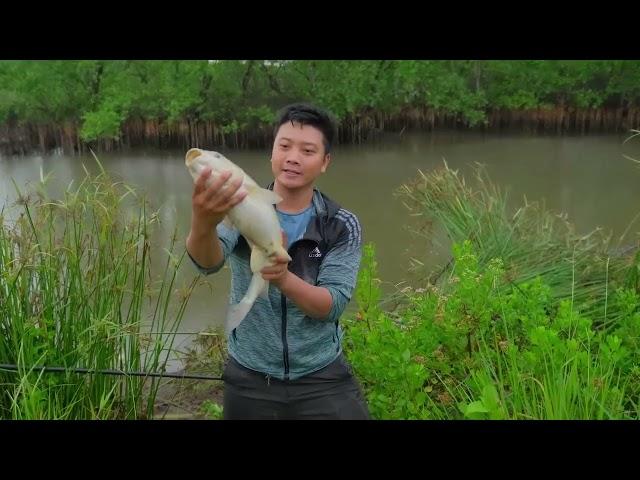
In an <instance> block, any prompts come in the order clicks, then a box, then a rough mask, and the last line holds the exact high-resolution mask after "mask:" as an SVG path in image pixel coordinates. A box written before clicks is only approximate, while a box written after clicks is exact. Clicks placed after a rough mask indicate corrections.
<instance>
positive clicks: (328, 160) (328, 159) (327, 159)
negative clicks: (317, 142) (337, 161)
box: [320, 153, 331, 173]
mask: <svg viewBox="0 0 640 480" xmlns="http://www.w3.org/2000/svg"><path fill="white" fill-rule="evenodd" d="M330 163H331V154H330V153H327V154H326V155H325V156H324V160H323V162H322V168H321V169H320V171H321V172H322V173H324V172H326V171H327V167H328V166H329V164H330Z"/></svg>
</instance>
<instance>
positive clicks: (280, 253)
mask: <svg viewBox="0 0 640 480" xmlns="http://www.w3.org/2000/svg"><path fill="white" fill-rule="evenodd" d="M274 253H275V254H276V255H278V256H279V257H282V258H286V259H287V260H288V261H291V256H290V255H289V252H287V249H286V248H284V246H283V245H278V246H277V247H276V249H275V252H274Z"/></svg>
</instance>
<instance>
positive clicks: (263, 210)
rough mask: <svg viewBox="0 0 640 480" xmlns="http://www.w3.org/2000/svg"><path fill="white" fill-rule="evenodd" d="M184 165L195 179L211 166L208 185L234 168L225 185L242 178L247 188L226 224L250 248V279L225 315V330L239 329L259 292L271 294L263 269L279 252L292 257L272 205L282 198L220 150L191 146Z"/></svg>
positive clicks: (239, 190)
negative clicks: (246, 286) (234, 230)
mask: <svg viewBox="0 0 640 480" xmlns="http://www.w3.org/2000/svg"><path fill="white" fill-rule="evenodd" d="M185 165H186V167H187V169H188V170H189V173H190V174H191V177H192V178H193V181H194V183H195V182H196V181H197V179H198V178H199V177H200V175H201V174H202V172H203V170H204V169H205V168H211V175H210V176H209V178H208V179H207V183H206V185H207V187H208V186H209V185H210V184H211V182H212V181H214V180H215V179H216V178H217V177H218V176H219V175H220V174H221V173H222V172H223V171H231V178H229V180H228V181H227V182H226V183H225V185H224V186H223V187H222V188H223V190H224V189H225V188H228V185H229V184H230V183H231V182H232V181H234V180H236V179H239V178H242V184H241V186H240V187H239V188H238V193H242V192H245V191H246V192H247V195H246V197H245V198H244V199H243V200H242V201H241V202H240V203H238V204H237V205H235V206H233V207H231V209H230V210H229V212H228V214H227V217H226V218H225V219H224V221H223V222H224V224H225V225H227V226H229V227H231V228H236V229H237V230H238V231H239V232H240V234H241V235H242V236H243V237H244V238H245V239H246V240H247V243H248V244H249V247H250V248H251V262H250V265H251V272H252V273H253V275H252V277H251V282H250V283H249V288H248V289H247V291H246V292H245V295H244V297H242V299H241V300H240V302H238V303H236V304H233V305H230V306H229V310H228V312H227V316H226V319H225V332H226V334H227V335H229V334H230V333H231V332H233V330H234V329H236V328H237V327H238V326H239V325H240V324H241V323H242V320H244V318H245V317H246V316H247V314H248V313H249V311H250V310H251V307H253V305H254V303H255V301H256V300H257V298H258V296H262V297H263V298H269V282H268V281H267V280H265V279H263V278H262V274H261V273H260V270H262V269H263V268H265V267H267V266H273V265H274V264H275V262H274V260H273V257H274V256H279V257H283V258H286V259H287V261H289V262H290V261H291V257H290V256H289V253H288V252H287V250H286V249H285V247H284V246H283V244H282V233H281V229H280V222H279V221H278V216H277V215H276V211H275V208H274V207H273V205H275V204H278V203H280V202H281V201H282V198H281V197H280V196H279V195H277V194H276V193H275V192H273V191H272V190H268V189H265V188H262V187H261V186H260V185H258V184H257V183H256V182H255V181H254V180H253V179H252V178H251V177H250V176H249V175H248V174H247V173H246V172H245V171H244V170H242V168H240V167H239V166H238V165H236V164H235V163H233V162H232V161H231V160H229V159H228V158H226V157H225V156H224V155H222V154H221V153H219V152H214V151H209V150H203V149H200V148H191V149H189V150H188V151H187V153H186V155H185Z"/></svg>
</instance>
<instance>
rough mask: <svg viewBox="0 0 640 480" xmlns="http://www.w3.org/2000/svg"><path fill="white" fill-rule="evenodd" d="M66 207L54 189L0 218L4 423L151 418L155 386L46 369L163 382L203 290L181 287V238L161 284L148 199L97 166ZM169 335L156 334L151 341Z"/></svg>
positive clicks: (0, 402)
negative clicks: (193, 298)
mask: <svg viewBox="0 0 640 480" xmlns="http://www.w3.org/2000/svg"><path fill="white" fill-rule="evenodd" d="M100 169H101V170H100V173H99V174H97V175H90V174H89V173H88V172H87V173H86V176H85V178H84V179H83V180H82V181H81V182H80V183H79V184H78V185H76V186H74V185H73V182H72V183H71V184H70V185H69V186H68V187H67V189H66V191H65V192H64V194H63V198H61V199H58V200H56V199H51V198H49V197H48V194H47V192H46V183H45V182H43V183H41V184H40V185H39V186H38V187H37V188H36V189H35V191H34V192H30V193H28V194H23V193H22V192H21V191H20V190H19V188H18V187H17V186H16V189H17V190H18V194H19V201H18V205H17V206H16V207H15V208H19V209H20V210H21V211H20V215H19V217H18V218H17V220H16V221H15V222H12V223H10V222H9V221H8V220H6V215H5V211H4V209H3V212H2V214H0V219H2V222H1V224H2V228H1V229H0V300H1V301H0V331H1V333H2V334H1V335H0V363H6V364H17V365H18V368H19V371H18V372H10V371H0V383H2V388H1V389H0V418H13V419H22V418H25V419H41V418H42V419H44V418H47V419H94V418H97V419H106V418H146V417H150V416H151V414H152V411H153V404H154V398H155V394H156V391H157V386H158V382H157V380H156V379H154V378H144V377H142V378H141V377H133V376H126V375H124V376H110V375H99V374H89V375H80V374H76V373H72V372H70V371H68V372H65V373H44V372H43V371H42V370H41V369H39V368H38V367H39V366H45V365H47V366H62V367H65V368H73V367H78V368H89V369H117V370H120V371H123V372H127V371H149V372H162V371H163V370H164V368H165V363H166V358H167V352H168V351H170V350H171V348H172V345H173V340H174V336H175V332H176V330H177V328H178V326H179V323H180V320H181V318H182V315H183V313H184V309H185V307H186V304H187V302H188V299H189V297H190V295H191V291H192V290H193V288H194V286H195V282H196V280H195V279H194V281H193V282H192V283H191V284H190V285H188V286H186V287H184V288H182V289H180V290H179V289H176V284H175V283H176V274H177V271H178V268H179V266H180V264H181V262H182V260H183V258H184V253H182V254H181V255H176V253H175V243H176V235H175V233H174V236H173V238H172V240H171V244H170V245H169V247H168V249H167V250H166V259H165V260H164V262H161V261H159V260H158V259H155V261H154V264H158V265H163V271H162V272H161V273H160V274H159V279H155V278H154V277H152V271H151V258H150V251H151V249H150V244H149V238H150V231H151V229H152V228H153V226H154V224H155V223H156V222H157V221H158V220H157V215H155V214H150V213H149V211H148V205H147V202H146V201H145V199H144V198H141V197H139V196H138V195H137V194H136V192H135V191H134V190H133V189H131V188H130V187H129V186H127V185H125V184H124V183H122V182H118V181H114V180H113V179H112V178H110V176H109V175H108V174H107V173H106V172H105V171H104V169H102V167H100ZM156 331H157V332H164V333H163V334H161V335H160V334H159V335H156V334H154V333H153V332H156Z"/></svg>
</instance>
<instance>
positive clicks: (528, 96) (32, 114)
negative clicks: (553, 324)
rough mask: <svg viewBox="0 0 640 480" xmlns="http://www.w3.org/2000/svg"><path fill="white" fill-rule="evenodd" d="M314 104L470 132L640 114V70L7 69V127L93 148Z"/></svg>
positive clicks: (631, 64) (226, 65) (238, 124)
mask: <svg viewBox="0 0 640 480" xmlns="http://www.w3.org/2000/svg"><path fill="white" fill-rule="evenodd" d="M296 100H308V101H313V102H315V103H318V104H320V105H322V106H324V107H326V108H328V109H330V110H332V111H333V112H334V113H335V115H336V116H337V117H338V119H339V120H341V121H342V122H348V121H350V120H353V119H354V118H357V117H358V116H361V115H366V114H369V113H372V112H375V113H378V114H381V115H386V116H393V115H396V114H398V112H400V111H401V110H403V109H407V108H409V109H411V108H414V109H425V108H426V109H430V110H433V111H434V112H438V114H441V115H448V116H451V118H455V119H457V121H459V122H462V123H463V124H465V125H469V126H473V125H480V124H482V123H484V122H486V120H487V115H488V113H490V112H491V111H492V110H502V109H504V110H522V109H537V108H556V107H561V108H566V107H576V108H601V107H634V106H636V105H637V104H638V101H639V100H640V62H637V61H621V60H607V61H596V60H593V61H548V60H539V61H538V60H515V61H504V60H500V61H479V60H456V61H445V60H432V61H397V60H366V61H346V60H340V61H319V60H296V61H260V60H248V61H230V60H225V61H206V60H197V61H191V60H189V61H173V60H167V61H139V60H127V61H57V60H56V61H4V62H0V125H2V124H6V123H7V122H14V123H16V122H17V123H18V124H23V125H24V124H31V125H43V124H53V125H57V126H60V125H61V124H71V125H74V127H75V128H78V129H79V131H80V134H81V137H82V138H83V139H84V140H95V139H117V138H119V137H120V135H121V130H122V127H123V125H124V123H125V122H127V121H129V120H134V119H142V120H147V121H157V122H167V123H169V124H171V123H177V122H187V123H189V122H203V121H204V122H212V123H213V124H215V125H217V126H219V127H220V128H221V129H222V131H224V132H232V133H233V132H238V131H245V130H255V129H256V128H260V127H266V126H267V125H268V124H269V122H270V121H271V120H272V119H273V116H274V114H275V111H276V110H277V108H278V107H280V106H282V105H283V104H284V103H286V102H290V101H296Z"/></svg>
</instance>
